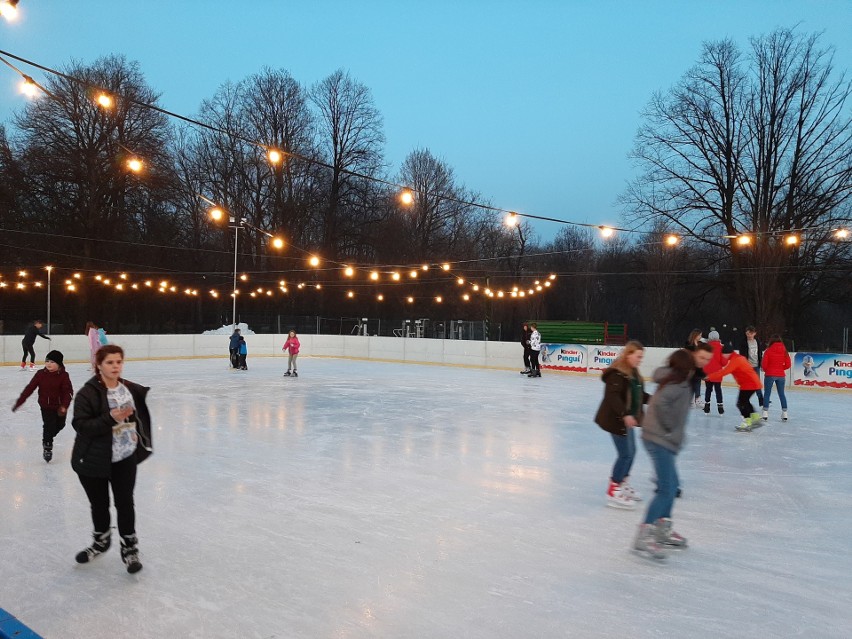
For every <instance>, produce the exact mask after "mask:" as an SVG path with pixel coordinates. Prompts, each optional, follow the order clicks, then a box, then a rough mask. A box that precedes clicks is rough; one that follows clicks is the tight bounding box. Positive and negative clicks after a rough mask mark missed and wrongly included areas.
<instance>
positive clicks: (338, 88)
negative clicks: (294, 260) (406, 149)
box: [310, 69, 385, 259]
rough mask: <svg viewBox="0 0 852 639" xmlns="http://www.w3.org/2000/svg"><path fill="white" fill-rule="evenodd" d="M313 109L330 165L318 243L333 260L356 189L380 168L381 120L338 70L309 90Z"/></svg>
mask: <svg viewBox="0 0 852 639" xmlns="http://www.w3.org/2000/svg"><path fill="white" fill-rule="evenodd" d="M310 99H311V102H312V103H313V104H314V106H315V107H316V109H317V132H318V138H317V144H318V148H319V149H320V151H321V153H322V154H323V157H324V158H325V160H326V161H327V163H328V164H330V165H331V167H332V168H331V169H330V172H331V175H330V178H329V183H328V193H327V204H326V206H325V210H324V213H323V215H322V219H321V228H322V244H323V247H324V250H325V251H326V252H328V254H329V255H328V257H330V258H331V259H336V258H337V257H338V255H339V253H340V251H341V243H342V240H343V236H344V235H345V234H346V233H347V232H349V230H350V225H349V222H350V221H351V220H352V218H353V217H354V216H355V215H356V214H357V213H358V212H359V210H360V209H358V200H359V197H358V191H359V188H363V187H364V186H365V183H364V182H363V181H362V180H358V179H357V176H356V175H353V174H360V175H365V176H369V177H372V176H374V175H376V174H377V173H378V172H379V170H380V169H381V167H382V147H383V145H384V141H385V138H384V132H383V130H382V117H381V114H380V113H379V111H378V109H377V108H376V106H375V104H374V103H373V96H372V93H371V92H370V90H369V89H368V88H367V87H366V86H365V85H363V84H361V83H360V82H357V81H356V80H353V79H352V78H351V77H350V75H349V73H347V72H345V71H343V70H342V69H339V70H337V71H335V72H334V73H332V74H331V75H329V76H328V77H327V78H325V79H324V80H322V81H320V82H319V83H317V84H316V85H314V87H313V88H312V89H311V92H310Z"/></svg>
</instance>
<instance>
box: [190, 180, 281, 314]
mask: <svg viewBox="0 0 852 639" xmlns="http://www.w3.org/2000/svg"><path fill="white" fill-rule="evenodd" d="M197 195H198V197H200V198H201V199H202V200H204V201H205V202H207V203H209V204H212V205H213V208H212V209H210V211H209V215H210V218H211V219H212V220H213V221H214V222H219V221H220V220H222V219H224V218H225V215H228V222H229V223H230V224H232V225H233V226H234V278H233V290H232V291H231V297H233V305H232V307H231V314H232V315H231V316H232V320H233V328H234V330H236V328H237V256H238V254H239V253H238V250H237V249H238V246H239V238H240V229H241V228H244V227H247V226H248V227H250V228H252V229H254V230H255V231H257V232H258V233H263V234H264V235H265V236H266V237H268V238H271V240H272V246H273V247H274V248H276V249H280V248H283V247H284V240H282V239H281V238H279V237H276V236H274V235H273V234H272V233H270V232H269V231H264V230H263V229H261V228H258V227H257V226H255V225H254V224H251V223H250V222H249V221H248V220H246V218H244V217H240V218H237V217H235V216H233V215H230V214H226V213H225V211H223V210H222V209H221V208H220V207H218V206H216V204H215V203H214V202H213V201H212V200H210V199H208V198H206V197H204V196H203V195H201V194H200V193H199V194H197Z"/></svg>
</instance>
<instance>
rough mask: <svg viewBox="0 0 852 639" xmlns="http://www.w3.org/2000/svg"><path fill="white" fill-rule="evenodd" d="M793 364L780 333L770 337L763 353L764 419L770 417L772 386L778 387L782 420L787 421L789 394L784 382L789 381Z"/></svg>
mask: <svg viewBox="0 0 852 639" xmlns="http://www.w3.org/2000/svg"><path fill="white" fill-rule="evenodd" d="M790 366H791V362H790V354H789V353H788V352H787V349H786V348H785V346H784V342H783V341H781V336H780V335H773V336H772V337H770V338H769V346H768V347H767V349H766V352H765V353H763V361H762V362H761V367H762V368H763V421H766V420H768V419H769V398H770V397H771V396H772V386H773V384H774V385H775V388H777V389H778V399H779V400H781V421H782V422H786V421H787V396H786V395H785V394H784V384H785V382H786V381H787V371H788V370H789V368H790Z"/></svg>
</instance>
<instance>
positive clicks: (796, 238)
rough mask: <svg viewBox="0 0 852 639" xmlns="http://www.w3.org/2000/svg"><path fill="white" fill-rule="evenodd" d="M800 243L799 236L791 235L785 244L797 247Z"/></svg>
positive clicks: (785, 239) (785, 240) (786, 238)
mask: <svg viewBox="0 0 852 639" xmlns="http://www.w3.org/2000/svg"><path fill="white" fill-rule="evenodd" d="M798 243H799V236H798V235H795V234H793V233H791V234H790V235H788V236H787V237H785V238H784V244H786V245H787V246H796V245H797V244H798Z"/></svg>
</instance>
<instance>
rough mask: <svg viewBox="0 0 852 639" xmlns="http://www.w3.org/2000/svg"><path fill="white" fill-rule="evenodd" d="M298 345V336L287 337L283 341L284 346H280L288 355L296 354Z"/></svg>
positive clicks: (299, 345)
mask: <svg viewBox="0 0 852 639" xmlns="http://www.w3.org/2000/svg"><path fill="white" fill-rule="evenodd" d="M300 347H301V344H300V343H299V338H298V337H288V338H287V341H286V342H284V346H282V347H281V350H282V351H287V352H288V353H290V355H298V354H299V348H300Z"/></svg>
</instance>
